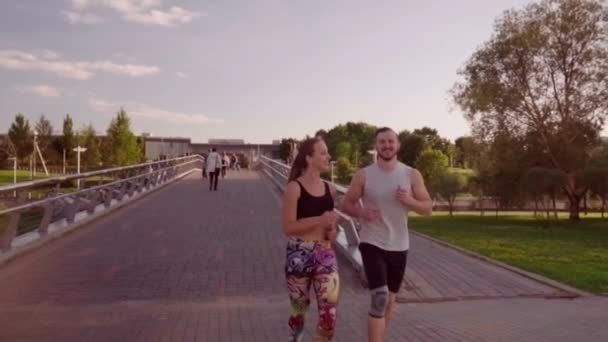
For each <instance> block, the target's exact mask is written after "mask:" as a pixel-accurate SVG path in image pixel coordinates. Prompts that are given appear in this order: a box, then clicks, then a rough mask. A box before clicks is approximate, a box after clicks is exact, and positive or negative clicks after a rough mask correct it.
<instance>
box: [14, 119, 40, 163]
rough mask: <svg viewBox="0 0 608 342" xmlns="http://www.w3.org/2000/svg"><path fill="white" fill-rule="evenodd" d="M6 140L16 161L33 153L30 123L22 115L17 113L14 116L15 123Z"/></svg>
mask: <svg viewBox="0 0 608 342" xmlns="http://www.w3.org/2000/svg"><path fill="white" fill-rule="evenodd" d="M8 138H9V139H10V141H11V144H13V147H14V148H15V153H16V155H17V156H16V157H17V159H19V160H21V159H24V158H27V157H28V156H30V155H31V154H32V152H33V151H34V143H33V139H32V131H31V129H30V123H29V121H28V120H27V119H26V118H25V117H24V116H23V114H21V113H19V114H17V116H15V122H13V124H12V125H11V128H10V129H9V131H8Z"/></svg>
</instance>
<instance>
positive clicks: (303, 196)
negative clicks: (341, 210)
mask: <svg viewBox="0 0 608 342" xmlns="http://www.w3.org/2000/svg"><path fill="white" fill-rule="evenodd" d="M296 182H297V183H298V185H300V198H298V212H297V214H296V218H297V219H298V220H299V219H302V218H306V217H315V216H321V215H323V214H324V213H325V212H326V211H332V210H334V198H333V197H332V195H331V191H330V190H329V184H327V183H325V182H323V183H324V184H325V194H324V195H323V196H320V197H319V196H313V195H311V194H310V193H309V192H308V191H306V189H305V188H304V186H302V183H300V182H299V181H297V180H296Z"/></svg>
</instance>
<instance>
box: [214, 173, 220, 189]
mask: <svg viewBox="0 0 608 342" xmlns="http://www.w3.org/2000/svg"><path fill="white" fill-rule="evenodd" d="M219 179H220V170H219V169H217V170H216V171H215V181H214V183H213V190H215V191H217V182H218V181H219Z"/></svg>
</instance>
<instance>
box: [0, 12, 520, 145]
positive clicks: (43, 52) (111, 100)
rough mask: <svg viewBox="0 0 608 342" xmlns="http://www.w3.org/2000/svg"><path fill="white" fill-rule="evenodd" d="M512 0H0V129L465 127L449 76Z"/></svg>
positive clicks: (297, 131) (255, 133)
mask: <svg viewBox="0 0 608 342" xmlns="http://www.w3.org/2000/svg"><path fill="white" fill-rule="evenodd" d="M526 3H528V1H523V0H521V1H520V0H492V1H488V0H460V1H453V0H429V1H406V0H400V1H390V0H386V1H385V0H380V1H359V0H334V1H326V0H325V1H320V0H318V1H317V0H307V1H303V0H260V1H246V0H243V1H232V0H222V1H211V0H209V1H203V0H44V1H41V0H19V1H0V131H6V130H8V128H9V126H10V123H11V122H12V121H13V120H14V116H15V114H16V113H18V112H20V113H23V114H25V115H26V117H27V118H28V119H30V121H36V120H37V119H38V118H39V117H40V115H42V114H44V115H45V116H46V117H47V118H49V119H50V120H51V123H52V124H53V126H54V127H55V129H56V130H57V131H60V129H61V123H62V118H63V117H64V116H65V114H66V113H69V114H70V115H71V116H72V117H73V118H74V121H75V126H76V127H77V128H80V127H82V126H84V125H88V124H92V125H93V126H94V127H95V129H96V130H97V131H98V132H100V133H103V132H105V130H106V129H107V127H108V124H109V122H110V120H111V119H112V117H113V116H114V115H115V113H116V112H117V111H118V110H119V109H120V108H121V107H123V108H124V109H125V110H126V111H127V112H128V113H129V114H130V116H131V119H132V126H133V130H134V131H135V132H136V133H143V132H149V133H152V134H153V135H154V136H165V137H188V138H191V139H192V140H193V141H194V142H206V141H207V140H208V139H213V138H215V139H217V138H220V139H244V140H245V141H247V142H251V143H270V142H271V141H272V140H274V139H280V138H283V137H295V138H301V137H304V136H305V135H306V134H310V135H312V134H314V133H315V132H316V131H317V130H319V129H321V128H323V129H330V128H332V127H334V126H335V125H337V124H340V123H345V122H348V121H364V122H367V123H370V124H374V125H378V126H390V127H392V128H394V129H395V130H403V129H409V130H413V129H415V128H420V127H422V126H429V127H433V128H436V129H437V130H438V131H439V133H440V135H442V136H445V137H447V138H450V139H455V138H457V137H459V136H462V135H466V134H468V133H469V125H468V124H467V122H466V121H465V119H464V118H463V116H462V113H460V112H459V111H458V110H457V109H455V108H453V106H452V105H451V103H450V101H449V94H448V92H449V90H450V88H451V87H452V86H453V85H454V83H455V82H456V81H457V80H458V75H457V71H458V69H459V68H461V67H462V66H463V65H464V63H465V62H466V60H467V59H468V58H469V57H470V56H471V54H472V53H473V52H474V51H475V49H476V48H477V47H478V46H480V45H481V44H482V43H483V42H484V41H485V40H487V39H488V38H489V37H490V35H491V33H492V29H493V23H494V20H495V19H496V17H498V16H499V15H500V14H501V13H502V12H503V11H504V10H506V9H510V8H514V7H516V8H520V7H521V6H523V5H524V4H526Z"/></svg>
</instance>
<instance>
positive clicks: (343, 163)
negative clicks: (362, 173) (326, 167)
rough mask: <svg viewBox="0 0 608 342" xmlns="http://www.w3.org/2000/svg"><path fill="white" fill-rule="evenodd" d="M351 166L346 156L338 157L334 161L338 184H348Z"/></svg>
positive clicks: (350, 176) (351, 174) (351, 171)
mask: <svg viewBox="0 0 608 342" xmlns="http://www.w3.org/2000/svg"><path fill="white" fill-rule="evenodd" d="M353 172H354V170H353V167H352V164H351V163H350V161H349V160H348V158H345V157H341V158H338V162H337V163H336V178H337V180H338V183H340V184H349V183H350V181H351V178H352V176H353Z"/></svg>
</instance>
